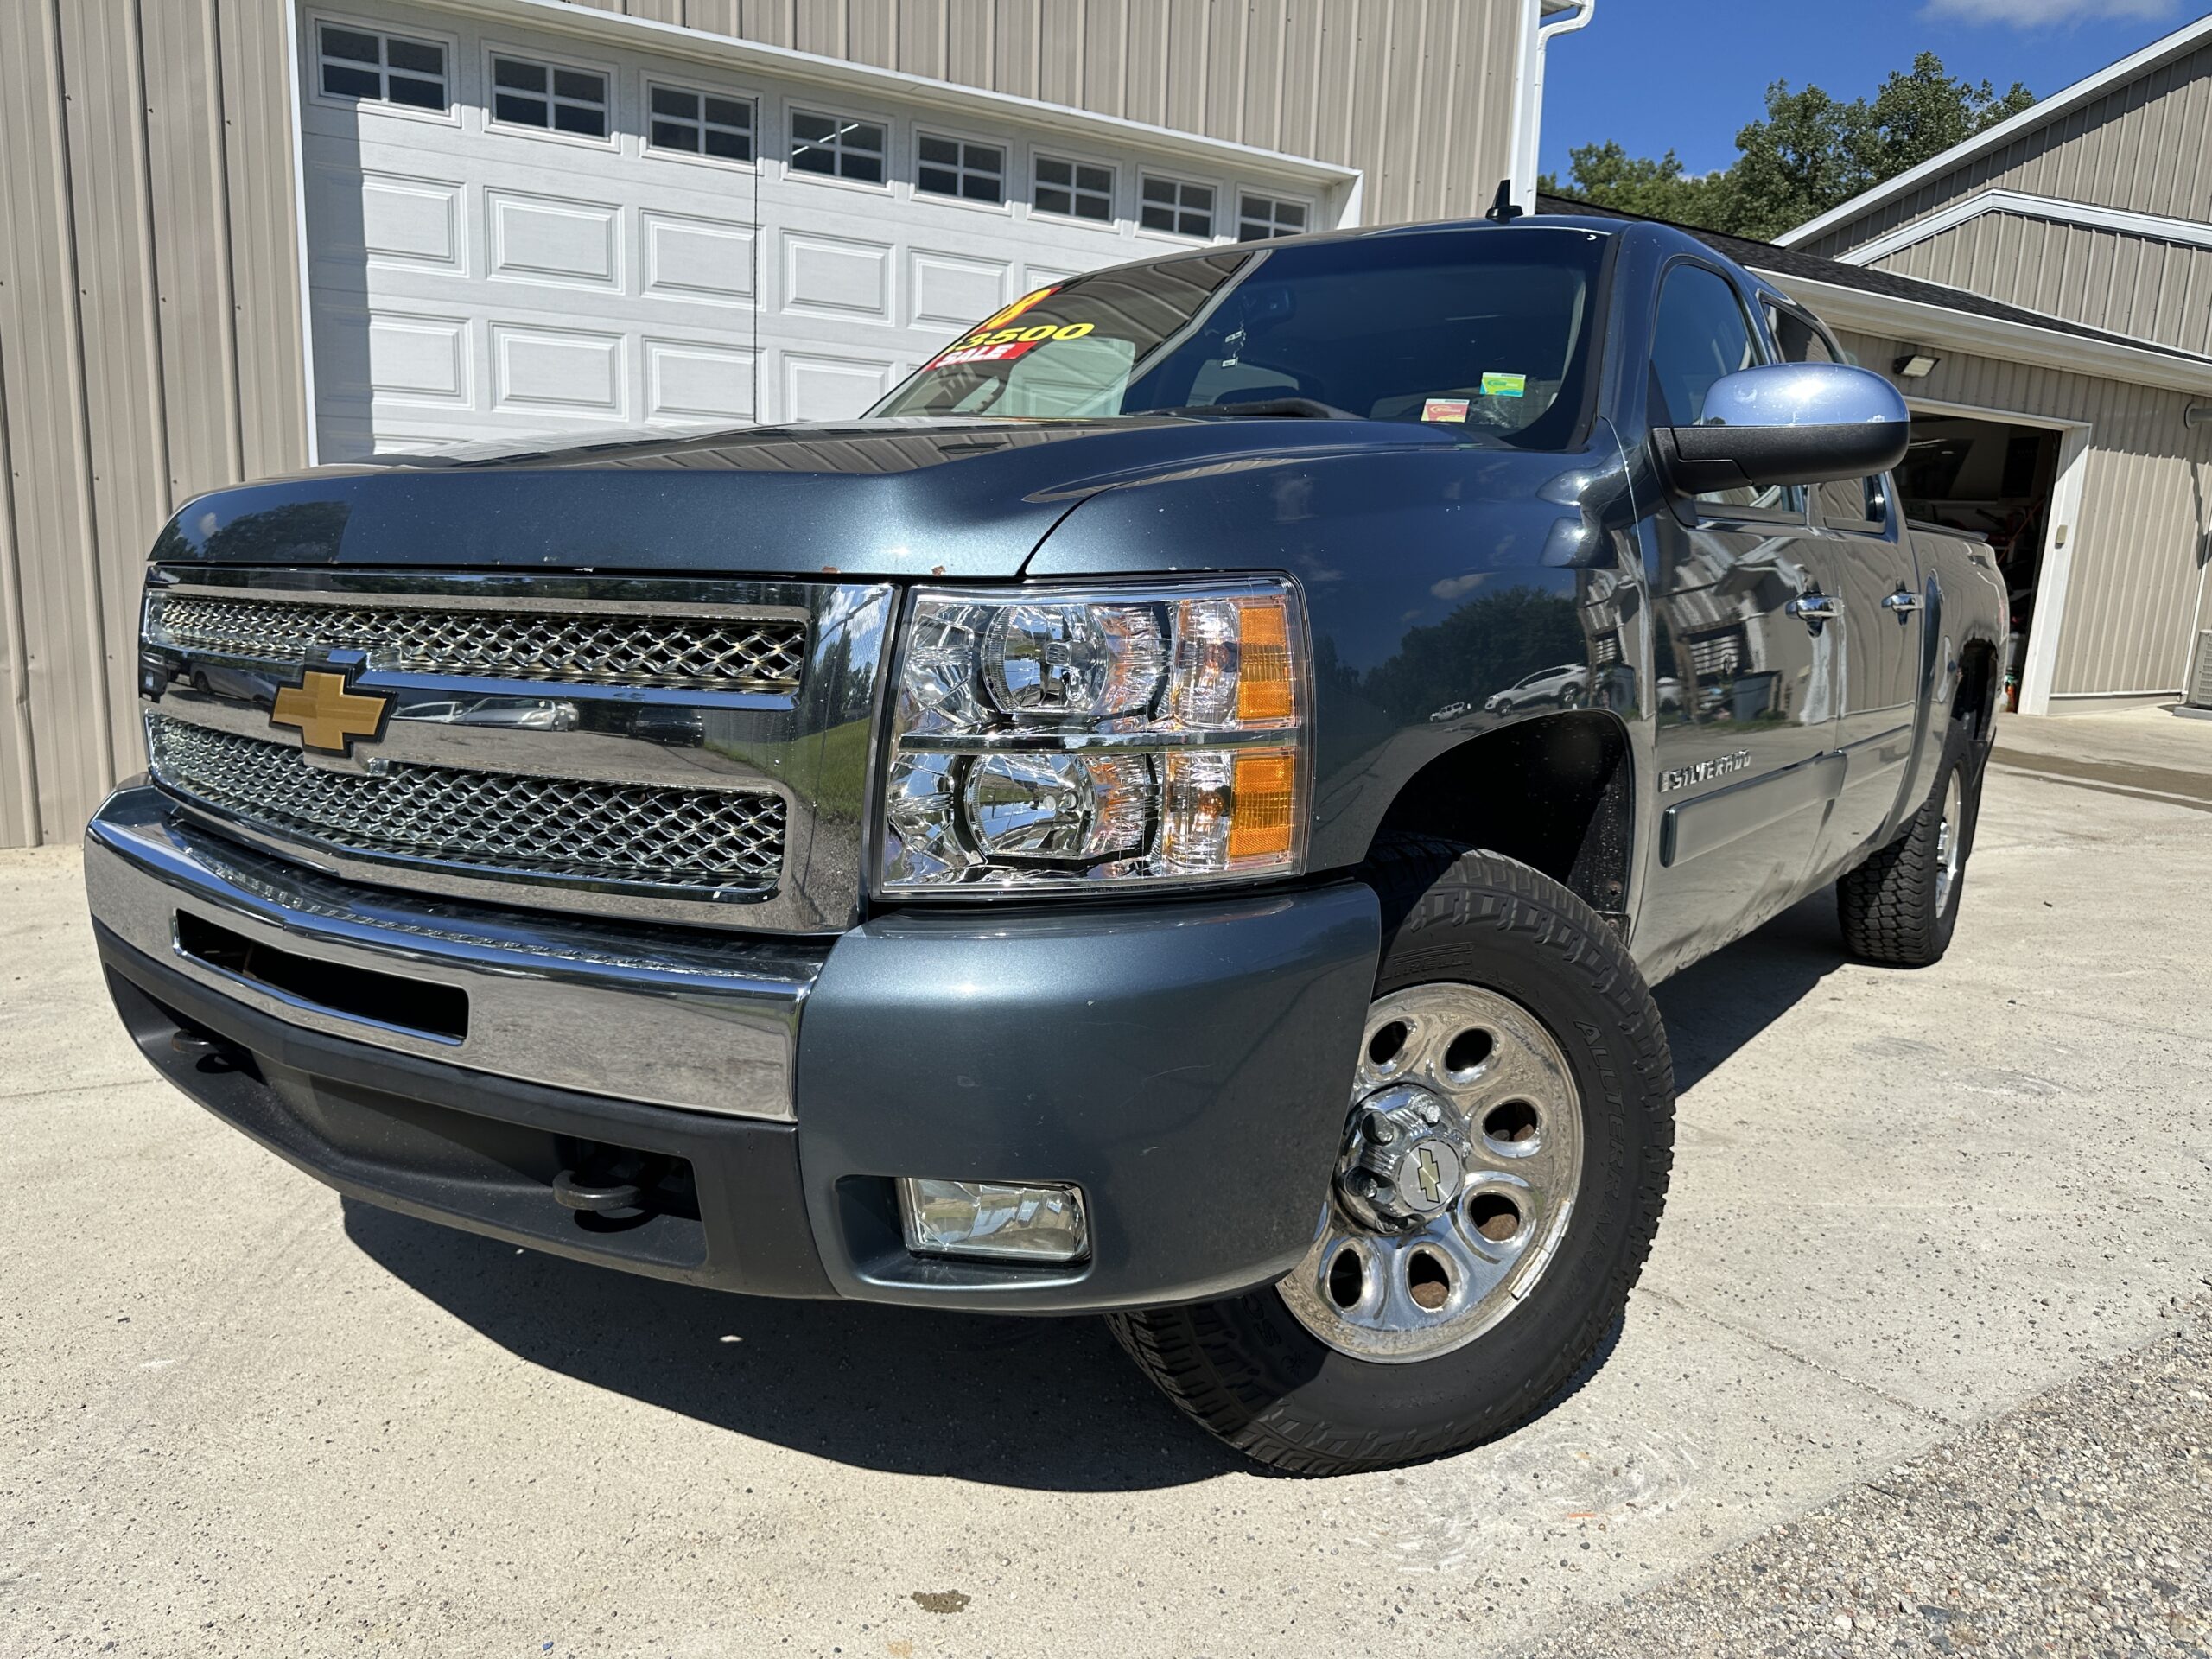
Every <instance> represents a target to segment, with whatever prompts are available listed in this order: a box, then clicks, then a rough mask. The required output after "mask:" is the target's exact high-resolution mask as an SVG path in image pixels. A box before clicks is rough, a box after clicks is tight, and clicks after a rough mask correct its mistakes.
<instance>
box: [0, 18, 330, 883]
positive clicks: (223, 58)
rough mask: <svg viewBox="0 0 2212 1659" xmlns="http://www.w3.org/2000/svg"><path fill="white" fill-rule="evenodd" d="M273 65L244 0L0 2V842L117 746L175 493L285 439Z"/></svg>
mask: <svg viewBox="0 0 2212 1659" xmlns="http://www.w3.org/2000/svg"><path fill="white" fill-rule="evenodd" d="M288 111H289V66H288V61H287V57H286V48H285V44H284V20H283V9H282V8H281V7H279V6H277V5H275V4H272V3H269V0H10V3H8V4H5V5H0V701H4V702H5V705H6V707H5V710H4V713H0V845H6V846H13V845H20V844H22V843H25V842H38V841H41V840H43V841H66V840H67V839H69V838H71V837H73V836H75V835H76V834H77V832H78V829H79V826H80V825H81V824H82V823H83V822H84V819H85V817H86V814H87V813H88V812H90V810H92V806H93V805H94V804H96V803H97V801H98V799H99V795H100V792H101V791H103V790H104V789H105V787H106V786H107V785H108V784H109V783H110V782H111V780H112V779H113V778H114V777H115V776H116V775H117V773H118V772H122V771H128V770H130V769H133V768H135V767H136V766H138V765H139V764H140V761H139V753H138V745H139V737H138V734H137V727H136V718H137V716H136V708H135V701H134V698H133V697H132V695H131V690H130V671H131V662H132V655H133V645H132V639H133V635H134V633H135V632H136V612H137V590H138V579H139V565H140V563H141V562H142V561H143V558H144V557H145V551H146V549H147V547H148V546H149V544H150V543H151V542H152V540H153V537H154V534H155V532H156V531H157V530H158V529H159V528H160V527H161V524H162V521H163V520H164V519H165V518H167V517H168V513H169V512H170V511H171V509H172V508H173V506H174V505H175V503H177V502H178V501H180V500H181V499H185V498H186V497H188V496H190V495H191V494H193V493H195V492H197V491H200V490H202V489H206V488H207V487H209V486H213V485H217V484H220V483H224V482H226V481H228V480H234V479H238V478H241V477H245V476H248V475H251V474H262V473H271V472H278V471H282V470H283V469H285V468H287V467H296V466H299V465H300V464H302V461H304V460H305V457H306V447H305V438H304V431H305V426H304V420H303V411H302V388H301V379H302V377H301V372H300V345H299V340H300V323H299V314H298V302H297V298H296V277H295V275H294V271H295V256H294V251H293V250H294V231H293V227H292V213H291V201H292V187H291V139H290V124H289V113H288ZM249 393H250V395H248V394H249Z"/></svg>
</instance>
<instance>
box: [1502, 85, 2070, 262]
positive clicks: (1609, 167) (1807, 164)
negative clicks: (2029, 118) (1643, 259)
mask: <svg viewBox="0 0 2212 1659" xmlns="http://www.w3.org/2000/svg"><path fill="white" fill-rule="evenodd" d="M2034 102H2035V96H2034V94H2033V93H2031V92H2029V91H2028V89H2027V88H2026V87H2025V86H2022V85H2020V83H2019V82H2018V81H2015V82H2013V83H2012V87H2011V89H2010V90H2009V91H2007V92H2004V93H2003V94H2001V95H2000V94H1999V92H1997V90H1996V89H1995V88H1994V87H1993V86H1991V85H1990V83H1989V82H1988V81H1986V80H1984V81H1980V82H1979V83H1976V82H1972V81H1967V80H1963V79H1956V78H1955V77H1953V76H1952V75H1951V74H1950V73H1948V71H1946V70H1945V69H1944V67H1943V60H1942V59H1941V58H1939V57H1937V56H1936V54H1934V53H1933V52H1923V53H1921V54H1919V55H1918V56H1917V57H1916V58H1914V59H1913V60H1912V67H1911V68H1910V69H1904V70H1893V71H1892V72H1891V73H1890V74H1889V75H1888V76H1887V77H1886V78H1885V79H1884V80H1883V82H1882V84H1881V86H1878V88H1876V89H1875V92H1874V96H1873V97H1872V98H1871V99H1866V98H1857V99H1852V100H1851V102H1849V103H1845V102H1843V101H1842V100H1841V99H1838V98H1836V97H1835V96H1834V95H1833V94H1832V93H1830V92H1827V91H1825V90H1823V89H1822V88H1821V87H1819V86H1805V87H1802V88H1795V89H1793V88H1792V87H1791V86H1790V85H1789V82H1788V81H1786V80H1777V81H1776V82H1774V83H1773V84H1772V85H1771V86H1769V87H1768V88H1767V89H1766V117H1765V118H1764V120H1759V121H1754V122H1751V124H1749V125H1747V126H1745V128H1744V129H1743V130H1741V131H1740V132H1738V134H1737V135H1736V159H1735V161H1734V162H1732V163H1731V164H1730V165H1729V166H1727V167H1726V168H1722V169H1721V170H1720V171H1719V172H1715V173H1707V174H1704V175H1692V174H1688V173H1685V172H1684V171H1683V169H1682V166H1681V162H1679V161H1677V160H1676V159H1675V153H1674V152H1673V151H1672V150H1669V151H1668V152H1667V154H1666V155H1665V156H1662V157H1661V158H1660V159H1658V160H1656V161H1654V160H1651V159H1650V158H1649V157H1647V156H1630V155H1629V154H1628V152H1627V151H1626V150H1624V149H1623V148H1622V147H1621V146H1620V145H1619V144H1618V143H1614V142H1611V141H1608V142H1606V143H1599V144H1581V145H1578V146H1577V147H1576V148H1574V149H1572V150H1570V151H1568V153H1567V156H1568V162H1569V164H1570V171H1569V175H1568V178H1567V182H1566V184H1565V185H1564V186H1561V184H1560V181H1559V180H1558V179H1557V177H1556V176H1555V175H1546V177H1545V178H1544V180H1543V181H1542V188H1544V189H1545V190H1547V191H1552V192H1554V193H1556V194H1562V195H1569V196H1574V197H1578V198H1580V200H1585V201H1591V202H1595V203H1597V204H1599V206H1601V207H1618V208H1620V209H1621V210H1622V211H1624V212H1625V213H1643V214H1646V215H1648V216H1649V217H1650V218H1653V219H1675V220H1678V221H1679V222H1681V223H1682V224H1685V225H1696V226H1701V227H1703V228H1705V229H1707V230H1713V231H1723V232H1727V233H1728V234H1730V235H1732V236H1748V237H1754V238H1759V239H1761V240H1766V239H1770V238H1773V237H1775V236H1777V235H1779V234H1780V233H1781V232H1783V231H1786V230H1788V229H1789V227H1790V226H1793V225H1802V224H1803V223H1804V222H1805V221H1806V220H1807V219H1812V218H1814V217H1815V216H1817V215H1818V214H1821V213H1826V212H1827V210H1828V209H1829V208H1831V207H1837V206H1839V205H1840V204H1841V203H1843V202H1847V201H1848V200H1851V199H1852V197H1853V196H1855V195H1858V194H1859V193H1860V192H1862V191H1865V190H1870V189H1872V188H1873V187H1874V186H1876V185H1878V184H1879V183H1881V182H1882V181H1884V180H1885V179H1891V178H1894V177H1896V176H1897V175H1898V174H1900V173H1903V172H1904V171H1905V170H1906V169H1907V168H1914V167H1917V166H1918V165H1919V164H1920V163H1921V162H1924V161H1926V160H1928V159H1929V157H1930V156H1938V155H1941V154H1942V152H1943V151H1944V150H1946V149H1949V148H1950V147H1951V146H1952V145H1954V144H1955V143H1960V142H1961V140H1964V139H1967V138H1971V137H1974V134H1976V133H1978V132H1980V131H1982V130H1985V129H1986V128H1989V127H1993V126H1994V125H1996V124H1998V123H1999V122H2000V121H2004V120H2008V119H2010V118H2012V116H2015V115H2017V114H2018V113H2019V112H2020V111H2022V110H2024V109H2026V108H2027V107H2028V106H2029V105H2031V104H2032V103H2034Z"/></svg>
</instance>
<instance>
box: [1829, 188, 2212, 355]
mask: <svg viewBox="0 0 2212 1659" xmlns="http://www.w3.org/2000/svg"><path fill="white" fill-rule="evenodd" d="M2208 148H2212V146H2208ZM1873 263H1874V268H1875V269H1876V270H1893V271H1896V272H1897V274H1898V275H1899V276H1903V277H1921V278H1922V279H1923V280H1924V281H1927V282H1931V283H1943V284H1945V285H1946V286H1947V287H1950V288H1963V289H1967V290H1968V291H1970V292H1972V293H1975V294H1986V295H1987V296H1989V297H1990V298H1991V299H1993V300H2003V301H2005V302H2007V303H2008V304H2012V305H2018V306H2024V307H2026V308H2028V309H2029V310H2031V311H2041V312H2044V313H2045V314H2046V315H2050V316H2055V317H2066V318H2069V319H2070V320H2072V321H2075V322H2080V323H2083V324H2086V325H2087V326H2088V327H2092V328H2105V329H2109V330H2110V331H2111V332H2113V334H2131V335H2133V336H2134V337H2135V338H2136V339H2138V340H2156V341H2158V343H2159V344H2160V345H2162V346H2174V347H2176V348H2177V349H2178V350H2181V351H2184V352H2196V353H2205V354H2212V249H2206V248H2192V247H2185V246H2183V245H2180V244H2178V243H2173V242H2158V241H2153V240H2152V239H2150V238H2147V237H2140V236H2131V235H2128V234H2126V232H2120V231H2107V230H2098V229H2094V228H2092V227H2089V226H2081V225H2054V224H2051V223H2050V222H2048V221H2045V220H2042V219H2022V218H2019V217H2017V216H2015V215H2013V214H2010V213H1985V214H1983V215H1982V216H1981V217H1980V218H1979V219H1969V220H1968V221H1967V223H1965V224H1963V225H1959V226H1954V227H1953V228H1951V229H1949V230H1948V231H1941V232H1937V233H1936V234H1935V235H1934V236H1931V237H1929V238H1928V239H1927V240H1926V241H1924V242H1916V243H1915V244H1913V245H1912V246H1910V247H1909V248H1900V249H1898V250H1897V251H1896V252H1895V253H1893V254H1891V255H1890V256H1889V257H1886V258H1883V259H1878V260H1876V261H1874V262H1873Z"/></svg>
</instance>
